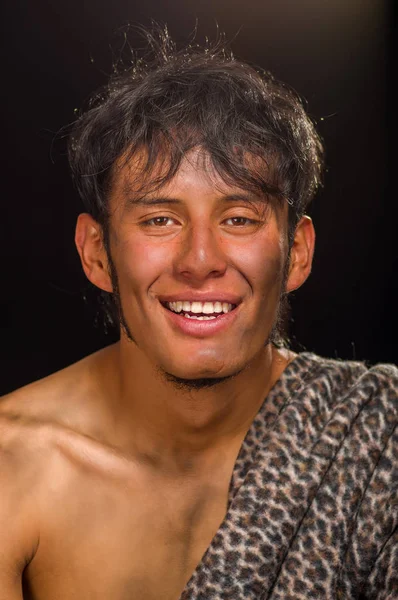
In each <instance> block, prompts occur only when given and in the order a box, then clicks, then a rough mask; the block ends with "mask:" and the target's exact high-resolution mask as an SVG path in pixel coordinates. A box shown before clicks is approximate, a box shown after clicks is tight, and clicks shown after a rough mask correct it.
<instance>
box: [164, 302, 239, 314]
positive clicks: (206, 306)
mask: <svg viewBox="0 0 398 600" xmlns="http://www.w3.org/2000/svg"><path fill="white" fill-rule="evenodd" d="M167 306H168V308H169V309H170V310H172V311H173V312H176V313H180V312H184V313H187V312H191V313H195V314H202V315H214V314H220V313H228V312H230V311H231V310H232V307H233V305H232V304H229V303H228V302H220V301H216V302H188V301H187V300H183V301H181V300H177V301H176V302H167ZM184 316H186V315H184ZM194 318H195V317H194ZM206 318H207V317H206ZM210 318H215V317H210Z"/></svg>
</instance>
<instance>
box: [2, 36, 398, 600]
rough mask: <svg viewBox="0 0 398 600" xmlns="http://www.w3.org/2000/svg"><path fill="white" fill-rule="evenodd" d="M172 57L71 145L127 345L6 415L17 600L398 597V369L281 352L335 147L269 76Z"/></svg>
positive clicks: (11, 399)
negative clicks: (326, 144) (290, 297)
mask: <svg viewBox="0 0 398 600" xmlns="http://www.w3.org/2000/svg"><path fill="white" fill-rule="evenodd" d="M158 50H159V52H158V60H157V62H156V63H151V64H149V65H148V64H145V63H143V62H137V63H136V64H135V66H134V67H133V68H132V69H131V70H129V71H126V72H124V73H122V74H121V75H118V76H116V77H114V78H113V79H112V80H111V81H110V83H109V85H108V86H107V88H106V90H103V91H102V92H101V93H100V94H99V95H98V96H97V97H96V100H95V101H94V102H93V103H92V104H91V107H90V109H89V110H88V111H87V112H86V113H85V114H83V115H82V116H81V118H80V119H79V120H78V122H77V123H76V125H75V127H74V131H73V133H72V137H71V147H70V158H71V165H72V171H73V174H74V177H75V180H76V183H77V186H78V189H79V191H80V194H81V196H82V199H83V201H84V203H85V206H86V210H87V212H86V213H84V214H82V215H80V216H79V219H78V223H77V228H76V245H77V249H78V252H79V254H80V257H81V261H82V265H83V269H84V271H85V273H86V275H87V277H88V279H89V280H90V281H91V282H92V283H93V284H94V285H95V286H97V287H98V288H100V289H101V290H102V291H103V292H104V294H108V296H109V297H111V298H112V300H113V301H114V305H115V307H116V309H115V314H116V315H117V317H118V320H119V322H120V342H119V343H117V344H115V345H113V346H111V347H108V348H105V349H104V350H102V351H100V352H98V353H96V354H94V355H92V356H89V357H87V358H86V359H84V360H82V361H81V362H79V363H77V364H75V365H72V366H71V367H69V368H67V369H65V370H63V371H61V372H59V373H56V374H54V375H52V376H50V377H48V378H46V379H44V380H42V381H39V382H36V383H34V384H31V385H29V386H27V387H25V388H23V389H20V390H17V391H16V392H14V393H13V394H10V395H9V396H7V397H5V398H3V400H2V402H1V403H0V482H1V484H0V489H1V495H0V600H18V599H21V598H24V599H25V600H28V599H34V600H54V599H55V598H57V600H70V599H72V598H73V599H76V600H88V599H94V598H95V599H99V598H103V599H112V600H133V599H134V600H155V599H156V600H159V599H160V598H161V599H162V600H177V599H178V598H181V600H188V599H198V600H199V599H202V600H205V599H206V600H210V599H233V600H244V599H245V600H249V599H260V598H261V599H262V598H264V599H265V598H272V599H273V600H276V599H279V598H283V599H303V600H304V599H308V598H325V599H332V598H347V599H348V598H350V599H351V598H352V599H353V598H359V597H360V598H368V599H378V600H382V599H383V600H386V599H387V598H388V599H389V600H392V599H393V598H397V597H398V592H397V573H398V549H397V537H396V536H397V533H396V523H397V496H396V492H397V484H398V477H397V462H396V459H397V434H396V433H394V431H395V430H394V427H395V425H396V423H397V393H396V391H397V386H398V375H397V371H396V369H395V368H394V367H392V366H378V367H374V368H372V369H370V370H368V369H367V368H366V367H365V366H364V365H363V364H361V363H347V362H339V361H333V360H326V359H322V358H319V357H317V356H315V355H313V354H309V353H304V354H301V355H295V354H294V353H292V352H291V351H289V350H288V349H287V348H285V347H283V345H282V344H281V340H282V325H283V313H284V306H285V304H286V297H287V294H288V293H289V292H291V291H292V290H294V289H297V288H298V287H299V286H301V285H302V284H303V283H304V281H305V280H306V278H307V277H308V275H309V273H310V270H311V261H312V255H313V250H314V239H315V236H314V228H313V225H312V222H311V220H310V219H309V218H308V217H307V216H305V209H306V207H307V205H308V203H309V202H310V200H311V199H312V197H313V195H314V193H315V191H316V188H317V186H318V184H319V179H320V171H321V162H322V158H321V157H322V149H321V144H320V141H319V138H318V136H317V134H316V132H315V130H314V127H313V125H312V123H311V121H310V120H309V118H308V117H307V115H306V114H305V112H304V109H303V107H302V105H301V103H300V101H299V100H298V98H297V97H296V96H295V94H293V93H292V92H291V91H289V90H288V89H287V88H286V87H285V86H283V85H282V84H280V83H278V82H276V81H275V80H274V79H273V78H272V77H271V76H270V75H269V74H268V73H260V72H257V71H256V70H254V69H253V68H251V67H249V66H248V65H244V64H241V63H240V62H239V61H236V60H234V59H233V58H232V57H231V56H229V55H228V54H227V53H226V52H225V51H223V50H222V49H219V50H217V51H212V50H211V49H208V50H207V51H206V50H204V51H201V50H200V49H198V48H193V49H188V50H187V51H185V52H182V53H177V52H175V51H174V49H173V47H172V44H171V43H170V41H169V40H168V39H167V37H165V38H164V39H163V41H162V43H160V44H159V48H158Z"/></svg>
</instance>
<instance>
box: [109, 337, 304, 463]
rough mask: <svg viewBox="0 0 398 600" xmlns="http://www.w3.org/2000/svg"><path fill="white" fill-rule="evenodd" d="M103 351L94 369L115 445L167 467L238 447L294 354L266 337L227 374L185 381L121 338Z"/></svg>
mask: <svg viewBox="0 0 398 600" xmlns="http://www.w3.org/2000/svg"><path fill="white" fill-rule="evenodd" d="M106 353H107V354H106V361H107V364H108V365H109V364H111V365H112V366H111V369H110V370H109V369H107V370H106V373H107V375H106V377H105V378H104V373H105V371H104V369H103V368H101V365H99V367H100V368H99V369H98V372H99V377H100V379H101V378H102V382H101V386H102V389H103V390H105V393H104V396H103V397H104V405H105V410H106V411H108V417H107V419H109V420H110V421H111V422H112V423H113V428H112V429H113V431H114V432H115V439H117V440H118V444H117V445H120V444H122V445H123V447H124V448H125V449H127V450H129V451H132V452H133V453H134V454H135V455H139V456H140V457H141V458H143V459H146V460H150V461H151V462H154V463H159V464H166V463H167V464H169V465H170V463H171V464H173V465H174V467H175V468H180V467H181V468H183V465H184V464H187V463H189V464H191V463H192V461H195V460H196V458H198V459H199V458H203V456H204V455H206V454H214V452H217V451H219V450H221V449H222V448H223V447H224V448H225V447H232V446H237V447H238V449H239V447H240V444H241V443H242V441H243V438H244V436H245V434H246V432H247V430H248V428H249V426H250V424H251V422H252V420H253V419H254V417H255V415H256V414H257V412H258V410H259V408H260V406H261V405H262V403H263V401H264V399H265V398H266V396H267V394H268V392H269V391H270V389H271V387H272V386H273V385H274V383H275V382H276V381H277V380H278V379H279V377H280V375H281V373H282V371H283V370H284V369H285V367H286V365H287V364H288V362H289V361H290V360H292V358H293V356H294V355H293V354H292V353H290V352H289V351H286V350H278V349H276V348H275V347H273V346H272V345H271V344H268V345H267V346H266V347H265V348H263V349H262V351H261V352H260V353H259V354H258V355H257V356H256V357H255V358H254V359H253V360H252V362H251V363H250V364H249V365H248V366H247V367H246V368H245V369H244V370H242V371H241V372H240V373H238V374H236V375H235V376H233V377H229V378H227V379H225V380H221V381H219V382H218V383H217V384H216V385H213V386H210V387H209V386H205V387H203V386H196V387H193V386H191V385H189V384H187V382H185V384H184V382H181V381H180V382H176V381H173V380H170V379H172V378H170V377H166V376H165V375H164V374H162V373H161V372H160V371H159V370H157V369H156V368H155V367H154V366H153V365H152V364H151V363H150V362H149V361H148V360H147V358H146V356H145V355H143V353H142V352H141V351H140V350H139V349H138V348H137V347H136V346H135V344H133V343H131V342H129V341H128V340H125V339H123V338H122V340H121V341H120V342H119V343H118V344H115V345H114V346H111V347H109V348H108V349H107V350H106ZM105 379H106V381H105ZM202 383H203V382H202ZM208 383H210V382H208ZM110 398H112V401H111V402H110V401H109V399H110Z"/></svg>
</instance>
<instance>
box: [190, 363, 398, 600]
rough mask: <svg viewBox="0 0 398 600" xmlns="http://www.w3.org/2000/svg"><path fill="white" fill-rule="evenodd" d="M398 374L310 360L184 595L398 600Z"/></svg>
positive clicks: (252, 453)
mask: <svg viewBox="0 0 398 600" xmlns="http://www.w3.org/2000/svg"><path fill="white" fill-rule="evenodd" d="M397 422H398V369H396V368H395V367H394V366H392V365H378V366H376V367H373V368H371V369H367V368H366V366H365V365H364V364H362V363H355V362H341V361H336V360H326V359H322V358H320V357H318V356H316V355H314V354H310V353H303V354H300V355H299V356H298V357H297V358H296V359H295V360H294V361H293V362H292V363H290V365H289V366H288V367H287V368H286V370H285V371H284V373H283V374H282V377H281V378H280V380H279V381H278V382H277V384H276V385H275V386H274V388H273V389H272V390H271V392H270V394H269V395H268V397H267V399H266V401H265V402H264V404H263V406H262V408H261V409H260V411H259V413H258V415H257V417H256V418H255V419H254V421H253V423H252V425H251V427H250V429H249V431H248V433H247V435H246V438H245V440H244V442H243V444H242V447H241V450H240V453H239V456H238V459H237V462H236V464H235V467H234V472H233V475H232V480H231V486H230V496H229V507H228V512H227V515H226V517H225V519H224V521H223V523H222V524H221V527H220V529H219V530H218V532H217V534H216V535H215V537H214V538H213V540H212V542H211V544H210V546H209V548H208V550H207V552H206V553H205V555H204V557H203V559H202V562H201V563H200V564H199V565H198V567H197V569H196V570H195V572H194V573H193V575H192V577H191V579H190V580H189V582H188V583H187V585H186V587H185V590H184V591H183V593H182V595H181V598H180V600H216V599H220V600H227V599H228V600H252V599H256V600H266V599H272V600H281V599H283V600H308V599H312V598H319V599H325V600H326V599H328V600H329V599H330V600H332V599H338V600H339V599H343V598H344V599H345V600H346V599H347V600H348V599H350V600H351V599H354V598H357V599H361V600H364V599H369V600H370V599H372V600H393V599H395V600H396V599H398V528H397V523H398V428H397V427H396V425H397Z"/></svg>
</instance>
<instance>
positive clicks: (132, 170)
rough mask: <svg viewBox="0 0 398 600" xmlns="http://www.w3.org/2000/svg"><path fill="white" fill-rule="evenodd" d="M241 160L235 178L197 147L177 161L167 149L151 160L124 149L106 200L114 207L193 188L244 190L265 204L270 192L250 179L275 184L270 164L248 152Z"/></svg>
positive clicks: (227, 191) (217, 193) (191, 191)
mask: <svg viewBox="0 0 398 600" xmlns="http://www.w3.org/2000/svg"><path fill="white" fill-rule="evenodd" d="M242 164H243V168H242V169H241V172H240V173H239V174H238V176H237V177H236V178H235V177H234V172H233V169H232V168H231V169H229V171H227V169H226V170H225V171H224V170H221V169H220V168H219V166H218V168H217V167H216V166H215V163H214V160H213V159H212V157H211V155H210V153H209V152H208V151H206V150H204V149H202V148H200V147H196V148H193V149H192V150H190V151H189V152H187V153H186V154H184V155H183V156H182V157H180V158H179V160H178V162H177V163H172V159H171V158H170V157H169V156H168V155H167V153H164V154H160V155H158V156H157V157H156V159H155V160H153V159H152V158H151V157H150V156H149V155H148V152H147V151H146V150H145V149H142V150H140V151H138V152H135V153H134V154H132V155H131V154H128V153H125V154H124V155H123V156H122V157H120V159H119V160H118V161H117V162H116V164H115V165H114V168H113V170H112V174H111V179H112V181H111V186H110V198H109V200H110V204H111V205H112V206H113V209H117V207H118V206H119V207H120V206H121V205H123V204H124V203H125V202H129V203H131V202H133V201H134V199H135V198H136V199H140V198H142V197H153V196H159V194H161V195H162V196H163V197H167V195H168V194H173V195H175V194H180V195H182V196H184V195H185V194H188V195H192V194H193V195H195V191H197V192H198V194H201V195H204V194H205V195H211V196H219V197H222V196H229V195H231V194H233V193H240V194H241V195H242V193H244V194H245V195H246V196H248V197H249V196H250V197H252V198H253V199H256V200H260V201H262V202H263V203H264V204H269V203H270V201H272V198H271V197H270V195H269V194H268V195H267V194H266V193H265V191H263V190H262V189H261V187H260V185H259V184H258V185H254V184H253V182H254V181H256V177H257V179H258V180H259V181H261V180H266V181H267V182H269V183H270V184H271V185H275V182H274V179H275V174H274V169H273V168H272V164H271V165H270V164H269V162H267V161H266V160H265V159H260V158H258V157H253V156H252V155H249V153H246V156H244V157H243V159H242ZM242 173H243V174H244V176H243V177H242ZM239 175H240V178H239ZM237 179H238V180H237ZM246 179H247V181H246ZM271 203H272V202H271ZM282 204H285V203H282Z"/></svg>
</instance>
